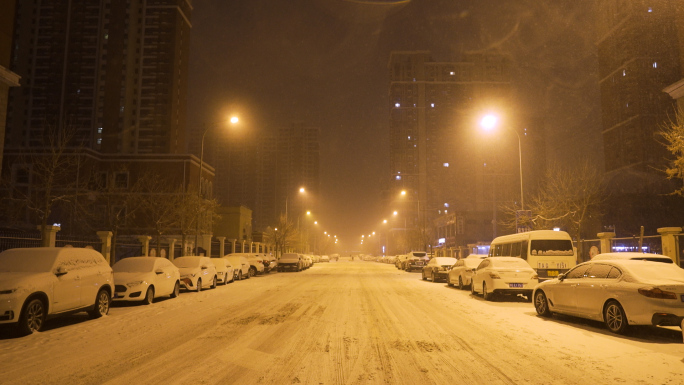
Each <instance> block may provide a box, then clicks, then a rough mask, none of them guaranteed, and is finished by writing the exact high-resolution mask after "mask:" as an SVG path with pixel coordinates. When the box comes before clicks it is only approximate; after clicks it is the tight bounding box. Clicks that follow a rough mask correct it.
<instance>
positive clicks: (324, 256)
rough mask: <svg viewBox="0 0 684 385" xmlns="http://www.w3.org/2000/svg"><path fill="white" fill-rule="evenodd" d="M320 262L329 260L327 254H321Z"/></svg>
mask: <svg viewBox="0 0 684 385" xmlns="http://www.w3.org/2000/svg"><path fill="white" fill-rule="evenodd" d="M321 262H330V257H328V256H327V255H321Z"/></svg>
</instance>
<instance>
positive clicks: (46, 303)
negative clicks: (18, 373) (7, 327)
mask: <svg viewBox="0 0 684 385" xmlns="http://www.w3.org/2000/svg"><path fill="white" fill-rule="evenodd" d="M113 286H114V276H113V274H112V268H111V267H109V265H108V264H107V261H106V260H105V259H104V257H103V256H102V254H100V253H98V252H97V251H95V250H92V249H80V248H72V247H37V248H20V249H10V250H5V251H3V252H2V253H0V324H13V323H16V324H17V330H18V331H19V333H20V334H24V335H25V334H31V333H33V332H35V331H40V330H42V329H43V326H44V325H45V321H46V319H47V318H48V317H52V316H56V315H60V314H67V313H76V312H80V311H87V312H88V313H89V314H90V316H91V318H99V317H101V316H103V315H105V314H107V313H108V312H109V305H110V301H111V296H112V291H113V290H112V288H113Z"/></svg>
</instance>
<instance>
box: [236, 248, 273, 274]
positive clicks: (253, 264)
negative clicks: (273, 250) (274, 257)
mask: <svg viewBox="0 0 684 385" xmlns="http://www.w3.org/2000/svg"><path fill="white" fill-rule="evenodd" d="M230 255H231V256H236V257H245V258H247V260H248V261H249V270H248V271H247V276H248V277H254V276H255V275H258V274H264V271H265V270H266V267H265V266H264V256H263V254H255V253H233V254H230Z"/></svg>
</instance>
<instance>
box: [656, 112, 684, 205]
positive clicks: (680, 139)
mask: <svg viewBox="0 0 684 385" xmlns="http://www.w3.org/2000/svg"><path fill="white" fill-rule="evenodd" d="M660 135H661V137H662V138H663V140H664V143H663V144H664V145H665V147H666V148H667V150H668V151H669V152H670V153H671V154H672V155H673V158H672V160H670V166H669V167H668V168H666V169H665V174H666V175H667V178H668V179H670V180H676V181H678V182H680V183H681V182H682V181H684V111H683V110H681V109H680V110H678V111H677V115H676V117H675V119H674V120H671V121H670V122H669V123H668V124H665V125H664V126H663V127H662V129H661V131H660ZM673 194H675V195H679V196H684V186H683V185H681V184H680V185H679V188H677V189H676V190H675V191H674V192H673Z"/></svg>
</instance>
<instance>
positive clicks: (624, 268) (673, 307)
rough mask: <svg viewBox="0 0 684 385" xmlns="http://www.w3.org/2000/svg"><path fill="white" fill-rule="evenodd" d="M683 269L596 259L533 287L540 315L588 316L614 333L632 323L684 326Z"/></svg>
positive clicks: (623, 329)
mask: <svg viewBox="0 0 684 385" xmlns="http://www.w3.org/2000/svg"><path fill="white" fill-rule="evenodd" d="M683 300H684V270H683V269H681V268H680V267H679V266H677V265H675V264H671V263H662V262H652V261H644V260H598V261H595V260H591V261H589V262H585V263H582V264H579V265H577V266H575V268H573V269H572V270H570V271H568V272H567V273H565V274H561V275H560V276H559V277H558V278H556V279H552V280H549V281H545V282H542V283H540V284H539V285H538V286H537V287H535V289H534V307H535V309H536V311H537V313H538V314H539V315H541V316H544V317H550V316H551V315H552V314H553V313H561V314H567V315H572V316H575V317H582V318H588V319H592V320H596V321H602V322H603V323H605V325H606V327H607V328H608V330H610V331H611V332H613V333H618V334H622V333H624V332H625V331H626V330H627V328H628V326H629V325H656V326H681V324H682V320H683V319H684V303H683Z"/></svg>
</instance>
